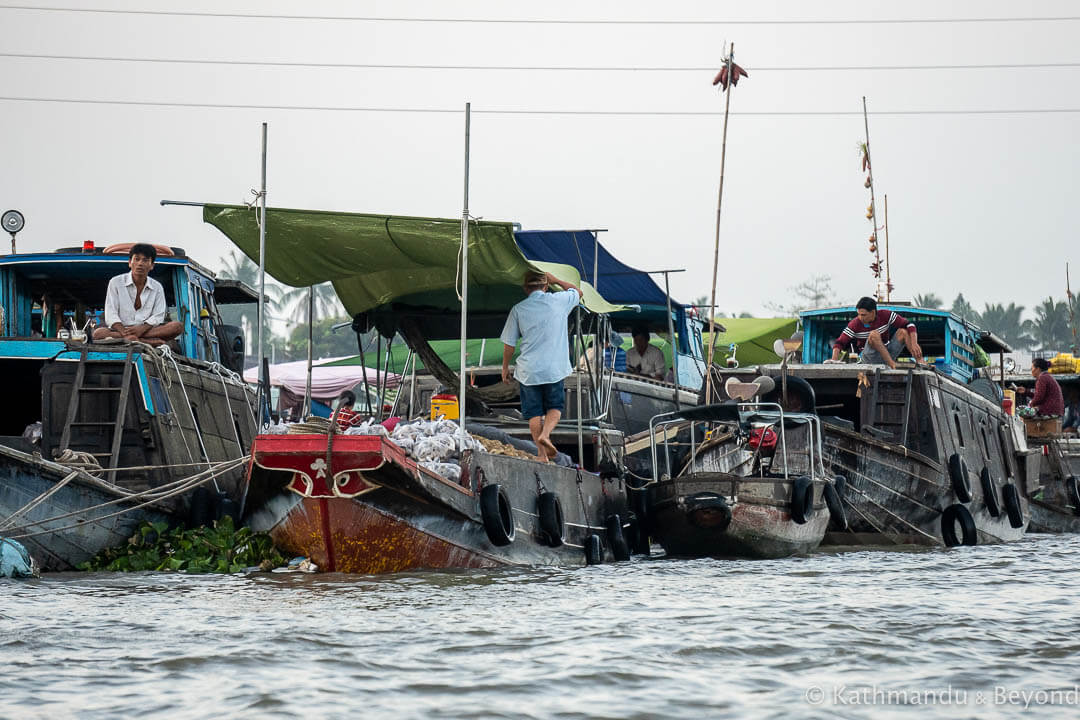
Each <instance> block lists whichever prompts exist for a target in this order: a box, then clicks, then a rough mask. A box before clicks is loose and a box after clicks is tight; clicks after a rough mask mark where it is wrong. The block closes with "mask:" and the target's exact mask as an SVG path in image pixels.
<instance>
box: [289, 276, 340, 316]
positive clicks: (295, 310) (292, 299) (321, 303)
mask: <svg viewBox="0 0 1080 720" xmlns="http://www.w3.org/2000/svg"><path fill="white" fill-rule="evenodd" d="M282 305H284V306H288V308H289V319H290V320H292V321H293V322H299V323H306V322H307V318H308V289H307V288H306V287H299V288H293V289H291V290H287V291H285V293H284V294H283V295H282ZM314 315H315V317H314V319H315V320H322V319H324V318H328V317H340V316H343V315H346V316H347V315H348V313H347V312H345V306H344V305H342V304H341V301H340V300H338V296H337V292H336V291H335V290H334V286H333V285H331V284H330V283H328V282H327V283H320V284H319V285H316V286H315V308H314Z"/></svg>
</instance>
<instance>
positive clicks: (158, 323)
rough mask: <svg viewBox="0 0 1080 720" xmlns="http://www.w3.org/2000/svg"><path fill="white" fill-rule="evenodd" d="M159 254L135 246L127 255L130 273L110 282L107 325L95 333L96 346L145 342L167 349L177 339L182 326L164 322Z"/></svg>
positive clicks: (106, 309)
mask: <svg viewBox="0 0 1080 720" xmlns="http://www.w3.org/2000/svg"><path fill="white" fill-rule="evenodd" d="M156 259H157V251H156V250H155V249H154V246H153V245H147V244H146V243H136V244H134V245H132V246H131V250H130V251H129V252H128V267H129V268H131V272H126V273H124V274H123V275H117V276H116V277H114V278H113V279H112V280H110V281H109V290H108V292H107V293H106V295H105V325H106V327H99V328H97V329H95V330H94V341H95V342H103V341H104V342H109V341H112V342H116V341H118V340H125V341H128V342H134V341H136V340H138V341H139V342H144V343H146V344H147V345H155V346H156V345H164V344H165V343H167V342H168V341H170V340H172V339H173V338H175V337H177V336H178V335H179V334H180V333H181V332H182V331H183V329H184V328H183V326H182V325H181V324H180V323H178V322H175V321H174V322H165V309H166V308H165V288H163V287H162V286H161V283H159V282H158V281H157V280H155V279H154V278H152V277H150V271H151V270H153V269H154V261H155V260H156Z"/></svg>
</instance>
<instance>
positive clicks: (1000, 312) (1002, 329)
mask: <svg viewBox="0 0 1080 720" xmlns="http://www.w3.org/2000/svg"><path fill="white" fill-rule="evenodd" d="M1023 314H1024V306H1023V305H1017V304H1016V303H1009V306H1008V307H1005V306H1004V305H1002V304H1001V303H997V304H996V305H991V304H990V303H987V304H986V309H985V310H983V312H982V317H981V319H980V322H979V325H980V327H982V329H983V330H989V331H990V332H992V333H994V334H995V335H997V336H998V337H1000V338H1001V339H1002V340H1004V341H1005V342H1007V343H1008V344H1009V345H1011V346H1012V347H1013V349H1015V350H1024V349H1027V348H1030V347H1031V345H1032V342H1033V341H1032V339H1031V321H1030V320H1024V319H1023V317H1022V316H1023Z"/></svg>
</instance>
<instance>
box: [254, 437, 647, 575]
mask: <svg viewBox="0 0 1080 720" xmlns="http://www.w3.org/2000/svg"><path fill="white" fill-rule="evenodd" d="M327 447H328V439H327V436H325V435H260V436H258V437H257V438H256V440H255V443H254V447H253V450H252V458H253V462H252V464H251V467H250V472H249V482H250V487H249V497H248V507H249V508H250V512H249V513H248V516H247V522H248V524H249V525H250V526H251V527H252V528H253V529H256V530H264V531H268V532H269V533H270V535H271V537H272V538H273V540H274V542H275V544H277V545H278V547H280V548H281V549H282V550H285V551H286V552H289V553H291V554H294V555H298V556H299V555H302V556H305V557H307V558H309V559H311V561H312V562H314V563H315V564H316V565H317V566H318V567H319V569H320V570H322V571H327V572H343V573H358V574H380V573H392V572H400V571H405V570H415V569H436V568H483V567H498V566H508V565H509V566H512V565H568V566H573V565H584V564H586V553H585V547H586V545H587V544H589V543H590V542H595V540H592V539H591V536H593V535H596V536H599V541H600V546H601V548H602V553H603V557H604V559H607V560H610V559H613V558H614V553H613V545H612V543H613V541H614V540H616V538H612V537H609V533H607V532H606V524H607V523H608V522H609V519H610V518H612V517H613V516H618V517H619V518H620V520H619V522H620V523H622V522H623V521H624V520H625V519H626V518H627V506H626V488H625V486H624V484H623V483H622V481H620V480H619V479H617V478H615V479H611V478H603V477H600V476H599V475H594V474H592V473H588V472H584V471H577V470H575V469H571V468H564V467H557V466H555V465H552V464H541V463H538V462H533V461H529V460H522V459H518V458H513V457H507V456H502V455H490V454H487V453H467V454H466V456H465V457H463V459H462V463H461V465H462V473H461V479H460V481H453V480H450V479H447V478H444V477H442V476H440V475H438V474H437V473H435V472H432V471H431V470H428V469H427V468H424V467H422V466H420V465H418V464H417V463H416V462H415V461H413V460H412V459H411V458H410V457H408V456H407V455H406V453H405V451H404V450H402V449H401V448H400V447H398V446H397V445H395V444H394V443H393V442H392V441H390V440H388V439H386V438H383V437H379V436H362V435H344V436H335V437H334V438H333V446H332V449H331V450H329V452H328V449H327ZM496 485H497V486H499V490H498V492H499V493H500V494H501V495H502V497H504V498H505V501H506V505H507V511H508V512H507V515H508V518H512V526H513V528H512V531H511V532H510V533H509V535H510V536H511V537H510V541H509V542H504V543H502V544H496V542H495V541H493V540H492V537H491V535H490V534H489V531H488V530H487V529H486V527H485V511H484V509H483V508H482V495H484V494H485V491H484V488H486V487H490V486H496ZM491 492H492V491H488V493H491ZM541 493H553V494H554V495H555V496H556V497H557V499H558V504H559V507H560V509H561V514H562V516H563V518H564V525H563V532H562V537H561V538H560V539H558V540H554V539H553V538H552V537H551V536H550V534H549V533H547V532H545V529H544V527H542V525H541V522H540V515H541V513H540V511H539V507H538V499H539V496H540V494H541ZM488 520H489V521H490V518H488ZM547 527H550V525H549V526H547ZM506 529H509V528H506ZM497 540H499V542H502V541H505V540H506V538H505V537H504V538H497Z"/></svg>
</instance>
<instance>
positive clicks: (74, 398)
mask: <svg viewBox="0 0 1080 720" xmlns="http://www.w3.org/2000/svg"><path fill="white" fill-rule="evenodd" d="M85 377H86V347H83V349H82V354H81V355H80V357H79V366H78V367H77V368H75V383H74V385H72V387H71V397H70V398H69V399H68V412H67V422H66V423H64V432H63V434H61V436H60V452H63V451H64V450H67V449H68V445H69V444H70V443H71V426H72V425H73V424H74V422H75V417H76V413H78V412H79V396H80V395H82V393H81V392H80V391H81V390H82V384H83V379H84V378H85Z"/></svg>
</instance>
